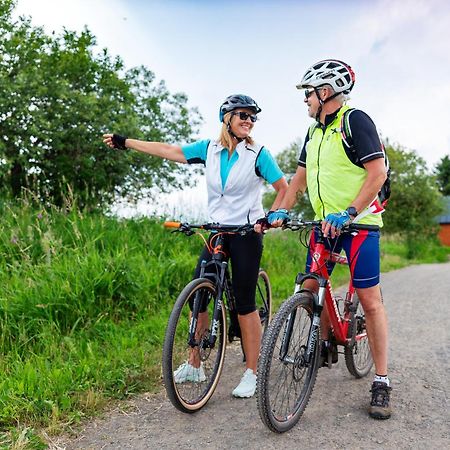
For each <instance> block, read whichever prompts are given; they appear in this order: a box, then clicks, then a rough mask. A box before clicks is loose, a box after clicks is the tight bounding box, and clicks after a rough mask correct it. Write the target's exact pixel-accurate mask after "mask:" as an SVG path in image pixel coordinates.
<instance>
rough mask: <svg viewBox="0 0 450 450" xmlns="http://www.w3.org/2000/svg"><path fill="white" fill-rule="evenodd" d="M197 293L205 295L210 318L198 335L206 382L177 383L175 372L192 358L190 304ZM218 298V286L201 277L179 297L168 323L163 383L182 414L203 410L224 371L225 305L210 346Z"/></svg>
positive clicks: (203, 296) (192, 282)
mask: <svg viewBox="0 0 450 450" xmlns="http://www.w3.org/2000/svg"><path fill="white" fill-rule="evenodd" d="M196 294H198V295H202V298H203V299H204V301H205V302H206V304H207V312H208V318H209V319H210V320H209V322H208V325H207V328H206V329H205V330H204V331H203V332H201V335H200V336H198V340H199V342H200V344H199V345H198V346H197V347H195V348H198V349H199V350H198V357H199V359H200V360H201V364H202V368H203V371H204V375H203V374H202V375H201V376H202V377H203V376H204V378H205V379H204V380H196V381H192V380H187V381H184V382H178V383H176V382H175V376H174V371H175V370H177V368H179V367H180V366H181V365H182V364H183V363H184V362H186V361H187V360H188V359H189V355H190V352H191V351H192V347H191V346H190V345H189V344H188V338H189V323H190V317H191V308H190V306H189V301H190V300H191V301H192V299H194V297H195V295H196ZM215 295H216V287H215V285H214V284H213V283H212V282H211V281H210V280H207V279H206V278H198V279H195V280H193V281H191V282H190V283H189V284H187V285H186V287H185V288H184V289H183V290H182V291H181V293H180V295H179V296H178V298H177V300H176V302H175V305H174V307H173V310H172V313H171V314H170V317H169V321H168V324H167V329H166V334H165V337H164V345H163V354H162V369H163V380H164V385H165V388H166V391H167V396H168V397H169V399H170V401H171V402H172V404H173V405H174V406H175V408H177V409H178V410H180V411H182V412H186V413H194V412H196V411H198V410H199V409H201V408H203V407H204V406H205V405H206V403H207V402H208V400H209V399H210V398H211V396H212V395H213V393H214V391H215V389H216V387H217V383H218V381H219V378H220V374H221V372H222V368H223V363H224V358H225V347H226V339H225V330H226V315H225V314H226V313H225V306H224V305H222V314H221V315H220V317H219V323H218V326H217V333H218V335H217V340H216V342H215V345H214V347H213V348H211V347H210V346H209V344H208V337H209V335H210V332H211V317H212V313H213V309H214V298H215Z"/></svg>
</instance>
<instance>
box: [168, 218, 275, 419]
mask: <svg viewBox="0 0 450 450" xmlns="http://www.w3.org/2000/svg"><path fill="white" fill-rule="evenodd" d="M164 226H166V227H168V228H174V229H175V230H174V231H177V232H181V233H184V234H185V235H187V236H191V235H193V234H199V235H200V236H201V237H202V238H203V240H204V242H205V245H206V246H207V248H208V250H209V251H210V253H211V255H212V259H211V260H210V261H209V262H206V261H203V262H202V263H201V270H200V276H199V278H197V279H194V280H192V281H191V282H190V283H188V284H187V285H186V287H185V288H184V289H183V290H182V291H181V293H180V295H179V296H178V298H177V300H176V302H175V305H174V307H173V310H172V313H171V314H170V317H169V322H168V325H167V330H166V334H165V338H164V347H163V357H162V367H163V378H164V385H165V387H166V391H167V395H168V397H169V399H170V401H171V402H172V404H173V405H174V406H175V407H176V408H177V409H179V410H180V411H183V412H187V413H193V412H195V411H198V410H199V409H201V408H202V407H203V406H205V405H206V403H207V402H208V400H209V399H210V398H211V396H212V395H213V393H214V390H215V389H216V387H217V384H218V381H219V378H220V375H221V372H222V368H223V363H224V358H225V350H226V340H227V339H226V335H227V334H228V340H229V341H230V342H231V341H232V340H234V338H236V337H238V338H240V329H239V323H238V321H237V313H236V306H235V305H236V303H235V297H234V294H233V289H232V284H231V274H230V270H229V267H228V255H227V254H226V253H225V251H224V236H225V234H236V233H237V234H241V235H245V234H247V233H253V232H254V231H253V225H251V224H248V225H239V226H234V225H219V224H210V223H208V224H202V225H193V224H188V223H179V222H165V224H164ZM196 229H198V230H205V231H209V232H211V236H210V238H209V240H206V239H205V237H204V236H203V234H202V233H200V232H196V231H194V230H196ZM256 306H257V309H258V311H259V315H260V318H261V326H262V328H263V332H264V331H265V329H266V327H267V325H268V323H269V321H270V317H271V309H272V294H271V288H270V281H269V277H268V275H267V273H266V272H265V271H264V270H263V269H260V270H259V276H258V283H257V289H256ZM227 311H228V313H229V317H230V324H229V327H228V329H227ZM244 359H245V354H244Z"/></svg>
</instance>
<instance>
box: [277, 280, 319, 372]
mask: <svg viewBox="0 0 450 450" xmlns="http://www.w3.org/2000/svg"><path fill="white" fill-rule="evenodd" d="M306 279H314V280H316V281H317V282H318V284H319V292H318V294H315V293H312V298H313V304H312V307H313V320H312V322H311V326H310V328H309V332H308V341H307V344H306V352H305V354H304V357H303V358H304V361H303V362H304V363H305V364H306V365H308V364H309V363H310V362H311V359H312V355H313V354H314V349H315V346H316V345H317V342H318V340H319V327H320V315H321V313H322V310H323V305H324V301H325V293H326V285H327V280H326V279H325V278H323V277H320V276H319V275H317V274H314V273H308V274H302V273H299V274H298V275H297V278H296V288H295V293H298V292H301V285H302V284H303V282H304V281H305V280H306ZM296 315H297V310H294V311H292V312H291V313H290V314H289V316H288V319H287V321H286V326H285V329H284V334H283V339H282V342H281V348H280V359H281V360H285V359H286V356H287V353H288V350H289V342H290V340H291V336H292V331H293V329H294V323H295V318H296ZM290 362H293V361H290Z"/></svg>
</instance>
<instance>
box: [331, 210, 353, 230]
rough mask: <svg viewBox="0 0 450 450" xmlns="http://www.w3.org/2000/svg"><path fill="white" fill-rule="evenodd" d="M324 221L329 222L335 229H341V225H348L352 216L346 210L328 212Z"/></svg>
mask: <svg viewBox="0 0 450 450" xmlns="http://www.w3.org/2000/svg"><path fill="white" fill-rule="evenodd" d="M325 222H327V223H329V224H330V225H331V226H332V227H335V228H336V229H337V230H341V229H342V228H343V227H345V226H347V225H350V224H351V223H352V218H351V217H350V215H349V213H348V212H347V211H341V212H336V213H332V214H328V216H327V217H325Z"/></svg>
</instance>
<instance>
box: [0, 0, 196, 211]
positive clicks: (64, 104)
mask: <svg viewBox="0 0 450 450" xmlns="http://www.w3.org/2000/svg"><path fill="white" fill-rule="evenodd" d="M8 4H9V8H7V7H6V6H5V7H3V8H2V9H0V13H2V14H3V16H2V17H1V19H2V21H1V24H0V32H1V36H0V111H1V114H0V178H1V181H2V187H3V189H4V191H6V192H5V194H7V195H12V196H13V197H17V196H20V195H21V194H22V191H23V189H27V190H30V191H32V192H33V193H34V194H35V195H36V196H37V197H38V198H39V199H40V200H50V201H51V202H52V203H54V204H56V205H62V204H63V202H64V197H65V195H66V194H67V193H68V191H70V192H72V193H74V194H75V197H76V198H77V200H78V202H79V204H80V206H82V207H90V208H93V207H94V208H97V207H102V206H107V205H109V204H110V203H111V202H112V201H113V199H114V198H115V197H116V196H117V195H122V196H123V195H126V196H127V197H128V198H129V199H137V198H139V197H140V196H141V195H142V193H143V192H144V190H145V192H147V189H146V188H151V187H153V186H157V187H159V188H160V189H161V190H163V191H167V190H169V189H170V187H179V186H182V185H186V184H189V183H190V178H189V177H188V176H187V175H188V172H187V169H186V168H183V167H180V166H179V165H176V164H174V163H170V162H167V161H163V160H160V159H157V158H149V157H145V155H141V154H138V153H137V152H122V151H117V150H111V149H108V148H107V147H106V146H104V145H103V143H102V139H101V135H102V134H103V133H105V132H107V131H114V132H119V133H121V134H127V135H132V136H133V137H137V138H143V139H150V140H160V141H165V142H184V141H187V140H189V139H190V137H191V135H192V134H193V133H195V132H196V129H197V126H198V124H199V123H200V120H201V117H200V115H199V114H198V112H197V111H196V110H190V109H188V108H187V106H186V104H187V97H186V96H185V95H184V94H175V95H172V94H170V93H169V92H168V90H167V88H166V86H165V84H164V82H159V83H157V82H156V80H155V75H154V74H153V73H152V72H151V71H150V70H148V69H147V68H145V67H138V68H133V69H131V70H128V71H125V70H124V67H123V63H122V61H121V59H120V58H111V57H110V56H109V54H108V52H107V50H106V49H104V50H103V51H102V52H100V53H99V54H94V48H95V45H96V41H95V37H94V36H93V35H92V34H91V32H90V31H89V30H87V29H85V30H84V31H83V32H81V33H80V34H77V33H75V32H71V31H67V30H66V31H64V33H62V35H60V36H57V35H54V34H53V35H51V36H48V35H46V34H45V33H44V31H43V30H42V29H41V28H36V27H33V26H32V25H31V23H30V20H29V19H27V18H20V19H18V20H17V21H13V20H12V19H11V5H13V2H9V3H8Z"/></svg>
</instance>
